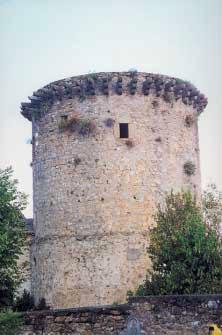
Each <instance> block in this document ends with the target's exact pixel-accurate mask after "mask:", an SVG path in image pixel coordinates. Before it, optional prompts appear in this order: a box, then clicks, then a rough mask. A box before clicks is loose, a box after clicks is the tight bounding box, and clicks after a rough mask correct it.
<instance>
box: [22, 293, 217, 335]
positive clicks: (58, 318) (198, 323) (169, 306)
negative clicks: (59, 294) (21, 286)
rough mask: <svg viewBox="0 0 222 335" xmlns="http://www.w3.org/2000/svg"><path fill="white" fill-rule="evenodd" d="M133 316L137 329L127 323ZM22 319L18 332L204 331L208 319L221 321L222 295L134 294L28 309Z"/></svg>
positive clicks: (122, 334)
mask: <svg viewBox="0 0 222 335" xmlns="http://www.w3.org/2000/svg"><path fill="white" fill-rule="evenodd" d="M135 318H136V319H137V320H138V323H137V324H136V321H135V322H134V327H135V329H136V328H137V332H133V331H132V330H130V326H129V325H131V326H132V324H133V322H132V320H133V319H134V320H135ZM24 319H25V326H24V328H23V331H22V332H21V333H20V334H19V335H71V334H75V335H127V334H129V335H131V334H134V335H136V334H141V335H142V334H150V335H151V334H169V335H182V334H184V335H185V334H186V335H191V334H199V335H200V334H201V335H204V334H208V324H209V323H215V324H218V325H221V324H222V295H187V296H185V295H184V296H159V297H135V298H130V299H129V303H128V304H124V305H118V306H102V307H85V308H78V309H64V310H49V311H40V312H30V313H25V314H24ZM139 329H140V332H139Z"/></svg>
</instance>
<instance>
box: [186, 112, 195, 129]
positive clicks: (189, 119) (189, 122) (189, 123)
mask: <svg viewBox="0 0 222 335" xmlns="http://www.w3.org/2000/svg"><path fill="white" fill-rule="evenodd" d="M193 123H194V117H193V116H192V115H187V116H186V117H185V124H186V126H187V127H191V126H192V125H193Z"/></svg>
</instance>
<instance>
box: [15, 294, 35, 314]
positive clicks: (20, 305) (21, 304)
mask: <svg viewBox="0 0 222 335" xmlns="http://www.w3.org/2000/svg"><path fill="white" fill-rule="evenodd" d="M33 308H34V299H33V297H32V296H31V294H30V292H28V291H26V290H24V291H23V294H22V296H21V297H18V298H17V299H16V302H15V307H14V309H15V310H16V311H18V312H26V311H30V310H31V309H33Z"/></svg>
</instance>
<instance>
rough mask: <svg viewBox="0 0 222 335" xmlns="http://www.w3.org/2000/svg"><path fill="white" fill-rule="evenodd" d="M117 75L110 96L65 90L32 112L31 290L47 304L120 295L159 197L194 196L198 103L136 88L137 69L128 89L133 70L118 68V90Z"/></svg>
mask: <svg viewBox="0 0 222 335" xmlns="http://www.w3.org/2000/svg"><path fill="white" fill-rule="evenodd" d="M103 76H104V74H102V75H101V77H103ZM118 78H119V74H112V76H111V79H110V80H109V84H108V85H109V92H108V94H105V95H103V94H97V91H95V94H93V95H90V96H86V97H85V96H80V98H79V97H78V98H76V97H75V96H69V97H66V96H65V97H63V98H60V99H58V100H56V101H54V102H53V103H51V105H50V107H49V108H48V110H47V113H45V112H43V113H42V115H41V117H39V118H36V117H35V116H34V117H33V115H32V117H33V119H32V120H33V185H34V229H35V242H34V244H33V269H32V272H33V275H32V290H33V294H34V296H35V299H36V301H38V300H39V299H40V298H42V297H44V298H45V299H46V301H47V303H48V304H49V305H51V306H53V307H59V308H61V307H72V306H86V305H97V304H110V303H113V302H119V301H123V300H124V299H125V297H126V293H127V291H128V290H135V289H136V288H137V287H138V285H139V284H140V283H142V281H143V280H144V279H145V276H146V272H147V269H148V268H149V267H150V261H149V259H148V255H147V252H146V248H147V246H148V240H149V229H150V227H152V225H153V214H154V213H155V209H156V206H157V204H159V203H162V202H163V200H164V198H165V194H166V192H169V191H170V190H171V189H174V190H180V189H181V188H190V189H191V190H193V191H194V192H195V193H196V194H197V196H199V195H200V166H199V145H198V126H197V116H198V111H197V109H196V108H194V105H193V104H185V103H184V101H182V99H179V98H178V99H175V97H171V99H169V97H168V99H164V97H163V96H162V95H161V94H158V95H159V96H157V94H156V93H155V92H154V89H153V88H152V87H151V88H150V90H149V94H148V95H144V94H143V82H144V80H145V78H146V75H145V74H137V75H136V78H137V79H136V80H137V83H136V86H137V90H136V92H135V93H134V94H132V91H127V90H128V87H129V83H130V81H132V78H131V74H122V76H121V78H122V87H123V92H122V94H121V95H119V94H116V93H115V92H113V91H112V85H113V82H116V81H118V80H119V79H118ZM97 80H98V79H97ZM124 90H125V91H124ZM166 100H167V101H166ZM41 109H43V106H41ZM70 120H72V121H70ZM189 120H190V121H189ZM188 121H189V122H188ZM120 123H126V124H128V129H129V138H128V139H125V138H120V130H119V124H120ZM84 126H85V128H87V127H88V129H89V130H90V131H89V132H87V131H84ZM187 162H189V164H190V163H192V166H193V167H195V172H194V173H193V174H189V173H188V174H187V173H186V172H185V169H184V164H185V163H187Z"/></svg>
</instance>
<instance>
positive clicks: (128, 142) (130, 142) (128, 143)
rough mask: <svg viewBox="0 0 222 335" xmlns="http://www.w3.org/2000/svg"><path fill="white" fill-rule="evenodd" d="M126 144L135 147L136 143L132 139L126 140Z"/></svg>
mask: <svg viewBox="0 0 222 335" xmlns="http://www.w3.org/2000/svg"><path fill="white" fill-rule="evenodd" d="M125 144H126V146H127V147H128V148H129V149H131V148H133V147H134V143H133V141H132V140H126V142H125Z"/></svg>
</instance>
